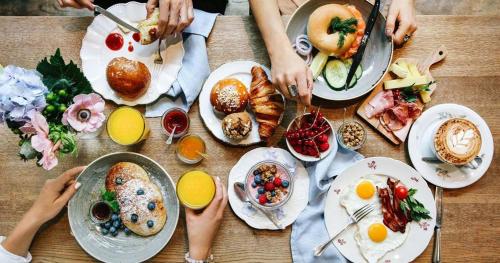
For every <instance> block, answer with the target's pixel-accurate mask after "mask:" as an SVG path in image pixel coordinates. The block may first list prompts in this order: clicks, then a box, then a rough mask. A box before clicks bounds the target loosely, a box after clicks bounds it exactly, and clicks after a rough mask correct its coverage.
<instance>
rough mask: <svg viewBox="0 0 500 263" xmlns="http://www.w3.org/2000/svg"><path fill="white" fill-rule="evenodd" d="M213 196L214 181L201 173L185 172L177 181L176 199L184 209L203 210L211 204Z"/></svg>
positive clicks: (196, 171)
mask: <svg viewBox="0 0 500 263" xmlns="http://www.w3.org/2000/svg"><path fill="white" fill-rule="evenodd" d="M214 196H215V182H214V179H213V178H212V176H210V175H208V174H207V173H205V172H203V171H199V170H194V171H189V172H186V173H185V174H183V175H182V176H181V178H179V181H177V197H178V198H179V201H180V202H181V203H182V204H183V205H184V206H186V207H189V208H191V209H203V208H205V207H206V206H208V205H209V204H210V202H212V199H213V198H214Z"/></svg>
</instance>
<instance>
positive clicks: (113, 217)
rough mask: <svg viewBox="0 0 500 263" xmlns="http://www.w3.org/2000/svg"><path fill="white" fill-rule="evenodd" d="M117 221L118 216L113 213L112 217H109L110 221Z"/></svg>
mask: <svg viewBox="0 0 500 263" xmlns="http://www.w3.org/2000/svg"><path fill="white" fill-rule="evenodd" d="M117 219H119V217H118V215H117V214H115V213H113V215H111V220H112V221H116V220H117Z"/></svg>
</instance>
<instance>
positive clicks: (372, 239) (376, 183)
mask: <svg viewBox="0 0 500 263" xmlns="http://www.w3.org/2000/svg"><path fill="white" fill-rule="evenodd" d="M377 187H382V188H385V187H387V177H386V176H382V175H365V176H362V177H360V178H359V179H358V180H357V181H356V182H354V183H353V184H351V185H349V186H348V187H347V188H346V189H345V190H343V191H342V193H341V195H340V204H341V205H342V206H343V207H344V208H345V209H346V211H347V213H348V214H349V215H352V214H354V212H356V211H357V210H358V209H359V208H361V207H363V206H364V205H366V204H374V205H375V209H374V210H373V211H372V212H371V213H370V214H368V215H367V216H366V217H364V218H363V219H362V220H361V221H359V222H358V223H357V224H356V228H355V231H354V238H355V240H356V243H357V245H358V247H359V250H360V252H361V254H362V255H363V257H364V258H365V259H366V260H367V261H368V262H370V263H372V262H377V261H378V260H379V259H381V258H382V257H384V256H385V254H387V253H388V252H389V251H392V250H394V249H396V248H397V247H399V246H401V244H403V243H404V241H405V240H406V237H407V236H408V232H409V230H410V229H409V224H408V225H407V226H406V231H405V233H401V232H393V231H392V230H391V229H389V228H388V227H386V226H385V225H384V223H383V219H384V217H383V215H382V206H381V204H380V199H379V198H378V193H377Z"/></svg>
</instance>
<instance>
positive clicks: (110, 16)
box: [94, 5, 140, 33]
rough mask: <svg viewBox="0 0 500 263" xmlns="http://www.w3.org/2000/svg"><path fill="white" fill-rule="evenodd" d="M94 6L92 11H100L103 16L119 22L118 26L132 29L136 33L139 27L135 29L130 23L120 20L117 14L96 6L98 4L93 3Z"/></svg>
mask: <svg viewBox="0 0 500 263" xmlns="http://www.w3.org/2000/svg"><path fill="white" fill-rule="evenodd" d="M94 6H95V9H94V11H95V12H98V13H101V14H102V15H103V16H105V17H107V18H109V19H111V20H113V21H114V22H115V23H117V24H119V25H120V26H122V27H124V28H127V29H128V30H130V31H133V32H136V33H139V32H140V31H139V29H137V28H136V27H134V26H132V25H131V24H129V23H127V22H125V21H123V20H121V19H120V18H118V17H117V16H115V15H113V14H112V13H111V12H109V11H108V10H106V9H104V8H102V7H100V6H98V5H94Z"/></svg>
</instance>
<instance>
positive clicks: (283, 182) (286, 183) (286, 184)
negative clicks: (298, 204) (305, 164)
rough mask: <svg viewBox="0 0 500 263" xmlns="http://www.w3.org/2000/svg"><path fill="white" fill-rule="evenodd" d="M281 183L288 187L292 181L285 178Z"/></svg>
mask: <svg viewBox="0 0 500 263" xmlns="http://www.w3.org/2000/svg"><path fill="white" fill-rule="evenodd" d="M281 185H282V186H283V187H285V188H287V187H288V186H289V185H290V182H288V181H287V180H283V181H281Z"/></svg>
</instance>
